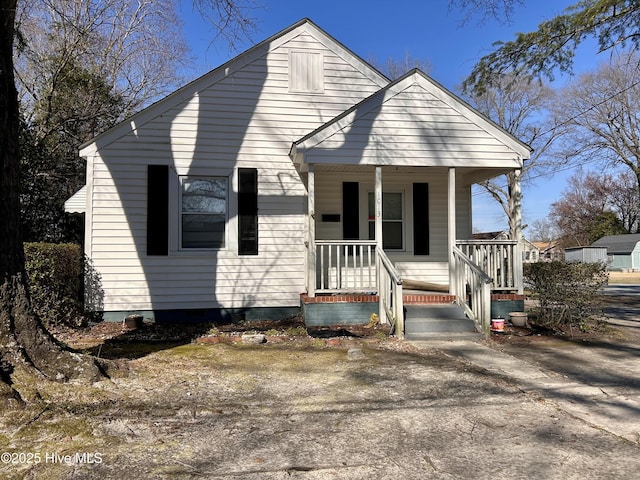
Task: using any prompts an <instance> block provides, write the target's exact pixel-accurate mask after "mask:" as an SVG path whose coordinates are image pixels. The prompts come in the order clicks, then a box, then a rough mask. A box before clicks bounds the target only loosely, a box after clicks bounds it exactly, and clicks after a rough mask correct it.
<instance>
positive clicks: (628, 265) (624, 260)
mask: <svg viewBox="0 0 640 480" xmlns="http://www.w3.org/2000/svg"><path fill="white" fill-rule="evenodd" d="M591 246H592V247H606V248H607V257H608V262H609V269H610V270H640V233H630V234H625V235H607V236H606V237H602V238H601V239H599V240H596V241H595V242H593V243H592V244H591Z"/></svg>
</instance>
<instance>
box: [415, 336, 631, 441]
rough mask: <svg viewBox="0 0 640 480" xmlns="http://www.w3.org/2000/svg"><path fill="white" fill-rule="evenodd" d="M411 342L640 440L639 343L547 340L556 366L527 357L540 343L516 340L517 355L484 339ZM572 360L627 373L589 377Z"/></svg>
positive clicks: (588, 366)
mask: <svg viewBox="0 0 640 480" xmlns="http://www.w3.org/2000/svg"><path fill="white" fill-rule="evenodd" d="M411 343H412V344H413V345H415V346H417V347H419V348H429V349H434V348H435V349H437V350H441V351H443V352H444V353H446V354H447V355H449V356H451V357H457V358H461V359H463V360H465V361H467V362H470V363H471V364H474V365H476V366H479V367H482V368H484V369H486V370H487V371H488V372H491V373H492V374H494V375H498V376H500V377H503V378H505V379H506V380H508V381H509V382H511V383H514V384H516V385H518V387H519V388H520V389H521V390H522V391H525V392H531V393H534V394H539V395H540V396H541V397H542V398H544V399H546V400H549V401H553V402H554V403H555V404H556V405H557V406H558V407H559V408H560V409H562V410H563V411H565V412H567V413H568V414H570V415H572V416H574V417H576V418H579V419H581V420H583V421H585V422H587V423H589V424H590V425H592V426H595V427H597V428H599V429H602V430H604V431H607V432H610V433H612V434H614V435H617V436H619V437H622V438H624V439H626V440H628V441H630V442H633V443H635V444H640V386H639V385H638V381H639V379H640V349H639V348H638V347H637V346H635V345H633V346H631V345H629V346H626V347H623V348H617V349H616V355H614V356H612V353H611V352H612V350H611V349H604V348H592V347H587V346H585V347H581V346H575V345H570V346H568V348H567V349H565V348H563V346H562V345H561V346H554V347H549V345H548V344H547V345H546V346H544V348H545V352H546V354H547V357H546V359H547V360H548V362H547V365H550V366H551V367H553V366H555V367H556V368H553V369H552V368H549V367H545V366H541V365H539V364H536V363H537V362H536V360H534V358H537V357H534V355H531V359H532V361H525V360H523V358H522V357H523V356H526V355H527V349H532V348H536V347H535V346H533V345H519V346H512V350H513V349H519V353H518V354H517V356H516V355H512V354H509V353H505V352H501V351H498V350H497V349H496V348H492V347H489V346H488V345H487V344H486V341H484V340H483V341H479V342H474V341H467V340H451V341H415V342H411ZM496 347H497V345H496ZM567 352H568V353H567ZM536 355H540V352H537V353H536ZM554 355H555V356H554ZM569 362H570V363H571V365H572V368H573V369H574V370H575V369H581V368H583V369H587V370H586V371H583V372H582V373H586V374H591V373H593V370H591V366H594V368H595V366H599V367H600V368H604V369H616V366H615V365H618V366H623V367H624V370H623V373H624V374H623V375H619V376H618V380H619V381H616V379H614V380H613V381H612V379H611V378H608V379H607V381H603V377H602V376H600V377H598V375H593V376H592V378H588V376H589V375H579V374H577V375H576V374H571V373H569V374H567V373H565V372H563V369H564V367H568V366H569ZM612 362H613V363H612ZM620 368H622V367H620ZM618 373H621V372H618ZM609 377H611V376H609Z"/></svg>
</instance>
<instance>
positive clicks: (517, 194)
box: [512, 169, 524, 295]
mask: <svg viewBox="0 0 640 480" xmlns="http://www.w3.org/2000/svg"><path fill="white" fill-rule="evenodd" d="M514 173H515V182H514V183H513V192H512V195H513V216H514V219H513V220H514V227H515V228H514V236H515V238H514V240H516V241H517V242H518V243H517V244H516V251H515V253H514V256H515V258H514V259H513V269H514V271H513V281H514V282H515V284H516V285H517V286H518V293H519V294H520V295H522V294H523V293H524V278H523V272H522V262H523V258H522V257H523V254H522V252H523V251H524V241H523V238H522V182H521V178H520V175H521V174H522V170H521V169H518V170H516V171H515V172H514Z"/></svg>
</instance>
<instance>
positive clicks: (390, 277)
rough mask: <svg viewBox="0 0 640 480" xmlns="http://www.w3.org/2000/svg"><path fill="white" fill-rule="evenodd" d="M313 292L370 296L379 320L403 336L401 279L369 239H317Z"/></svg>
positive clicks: (382, 253)
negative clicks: (375, 298)
mask: <svg viewBox="0 0 640 480" xmlns="http://www.w3.org/2000/svg"><path fill="white" fill-rule="evenodd" d="M315 251H316V263H315V266H316V271H315V277H316V278H315V287H316V288H315V293H372V292H376V293H377V294H378V298H379V301H380V306H379V315H380V321H381V322H383V323H386V322H389V323H390V324H391V325H392V329H393V331H394V332H395V334H396V335H398V336H402V335H404V305H403V301H402V279H401V278H400V275H399V273H398V271H397V270H396V268H395V267H394V265H393V263H392V262H391V261H390V260H389V257H387V255H386V253H384V250H382V249H380V248H377V247H376V242H374V241H368V240H316V242H315Z"/></svg>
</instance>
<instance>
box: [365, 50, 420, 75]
mask: <svg viewBox="0 0 640 480" xmlns="http://www.w3.org/2000/svg"><path fill="white" fill-rule="evenodd" d="M369 63H370V64H371V65H373V66H374V67H375V68H377V69H378V70H380V71H381V72H382V73H384V74H385V75H386V76H387V77H389V78H390V79H392V80H395V79H397V78H400V77H401V76H402V75H404V74H405V73H407V72H408V71H410V70H412V69H414V68H419V69H420V70H422V71H423V72H425V73H429V72H430V71H431V69H432V66H431V63H429V61H428V60H419V59H417V58H415V57H413V56H412V55H411V54H409V53H408V52H407V53H405V55H404V57H403V58H394V57H389V58H388V59H387V61H386V62H385V63H380V62H378V60H376V59H375V58H371V59H369Z"/></svg>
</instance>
